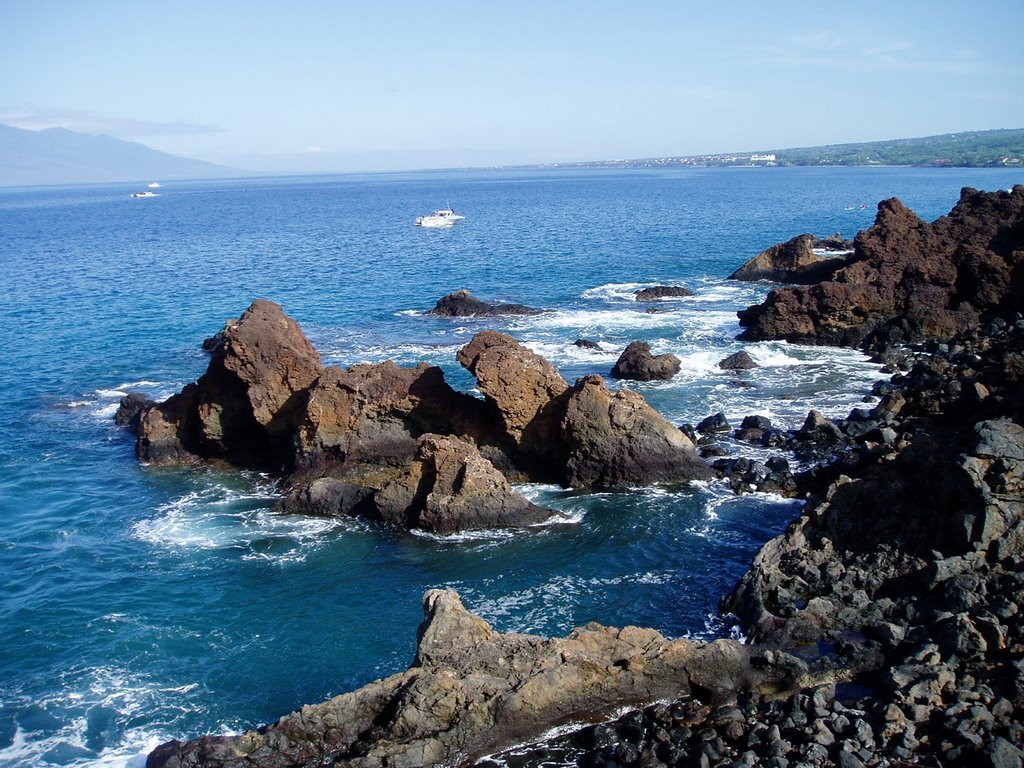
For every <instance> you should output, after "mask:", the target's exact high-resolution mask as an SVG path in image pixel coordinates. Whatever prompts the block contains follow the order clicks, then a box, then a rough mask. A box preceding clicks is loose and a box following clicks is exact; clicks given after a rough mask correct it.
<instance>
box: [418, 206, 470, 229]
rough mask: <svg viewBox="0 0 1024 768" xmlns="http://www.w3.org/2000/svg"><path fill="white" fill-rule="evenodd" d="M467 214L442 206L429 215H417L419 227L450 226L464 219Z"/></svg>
mask: <svg viewBox="0 0 1024 768" xmlns="http://www.w3.org/2000/svg"><path fill="white" fill-rule="evenodd" d="M464 218H466V217H465V216H462V215H461V214H458V213H456V212H455V211H454V210H452V209H451V208H442V209H441V210H439V211H434V212H433V213H431V214H430V215H428V216H417V217H416V226H417V227H450V226H451V225H452V224H454V223H455V222H456V221H462V220H463V219H464Z"/></svg>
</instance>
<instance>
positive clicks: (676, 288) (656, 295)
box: [634, 285, 693, 301]
mask: <svg viewBox="0 0 1024 768" xmlns="http://www.w3.org/2000/svg"><path fill="white" fill-rule="evenodd" d="M634 296H636V300H637V301H657V300H658V299H684V298H686V297H687V296H693V291H691V290H690V289H689V288H684V287H683V286H681V285H655V286H652V287H650V288H642V289H640V290H639V291H637V292H636V293H635V294H634Z"/></svg>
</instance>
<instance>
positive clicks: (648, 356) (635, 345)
mask: <svg viewBox="0 0 1024 768" xmlns="http://www.w3.org/2000/svg"><path fill="white" fill-rule="evenodd" d="M681 367H682V361H680V359H679V358H678V357H676V356H675V355H673V354H671V353H668V352H666V353H665V354H663V355H654V354H652V353H651V345H650V344H648V343H647V342H646V341H634V342H632V343H631V344H630V345H629V346H628V347H626V348H625V349H624V350H623V352H622V354H621V355H619V359H618V360H617V361H616V362H615V365H614V366H612V376H613V377H614V378H616V379H632V380H634V381H653V380H664V379H671V378H672V377H673V376H675V375H676V374H677V373H679V369H680V368H681Z"/></svg>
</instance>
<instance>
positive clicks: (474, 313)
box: [428, 289, 540, 317]
mask: <svg viewBox="0 0 1024 768" xmlns="http://www.w3.org/2000/svg"><path fill="white" fill-rule="evenodd" d="M428 314H431V315H442V316H444V317H494V316H495V315H537V314H540V310H539V309H533V308H532V307H527V306H524V305H522V304H489V303H487V302H486V301H481V300H480V299H478V298H477V297H476V296H474V295H473V294H472V293H470V292H469V291H467V290H465V289H462V290H458V291H453V292H452V293H449V294H448V295H447V296H442V297H441V298H440V299H438V301H437V304H435V305H434V308H433V309H432V310H430V312H428Z"/></svg>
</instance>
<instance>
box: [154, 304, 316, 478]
mask: <svg viewBox="0 0 1024 768" xmlns="http://www.w3.org/2000/svg"><path fill="white" fill-rule="evenodd" d="M322 371H323V366H322V364H321V362H320V355H319V354H318V353H317V351H316V350H315V349H313V345H312V344H310V343H309V340H308V339H307V338H306V336H305V334H303V333H302V329H301V328H299V325H298V323H296V322H295V321H294V320H293V319H291V318H290V317H287V316H285V314H284V312H283V311H282V310H281V307H279V306H278V305H277V304H274V303H273V302H270V301H265V300H263V299H257V300H256V301H254V302H253V303H252V306H250V307H249V309H248V310H246V312H245V314H243V315H242V317H241V318H240V319H239V321H238V323H237V324H235V325H229V326H228V327H227V328H226V329H225V331H224V339H223V342H222V343H221V344H220V345H219V346H217V347H216V349H215V350H214V351H213V355H212V358H211V360H210V365H209V367H208V369H207V371H206V373H205V374H203V376H202V377H201V378H200V379H199V381H198V382H196V384H195V385H194V386H192V387H187V388H186V389H185V391H183V392H182V393H181V394H180V395H177V396H175V397H172V398H171V399H170V400H168V401H167V402H165V403H161V404H160V405H157V406H156V407H155V408H152V409H151V410H150V411H148V412H147V413H146V414H144V415H143V417H142V419H141V423H140V425H139V444H138V452H139V456H140V457H141V458H143V459H145V460H147V461H154V462H161V461H176V460H179V459H180V458H181V457H182V456H184V455H187V454H194V455H197V456H203V457H207V458H220V459H226V460H228V461H231V462H235V463H239V464H246V465H253V466H270V467H273V466H282V465H286V464H287V463H288V462H289V461H290V454H291V445H290V443H291V435H292V433H293V431H294V429H295V424H296V420H297V418H298V414H299V413H300V411H301V409H302V408H303V406H304V405H305V395H306V390H307V389H308V387H309V386H310V385H311V384H312V383H313V382H314V381H316V379H317V378H318V377H319V376H320V374H321V372H322Z"/></svg>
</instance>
